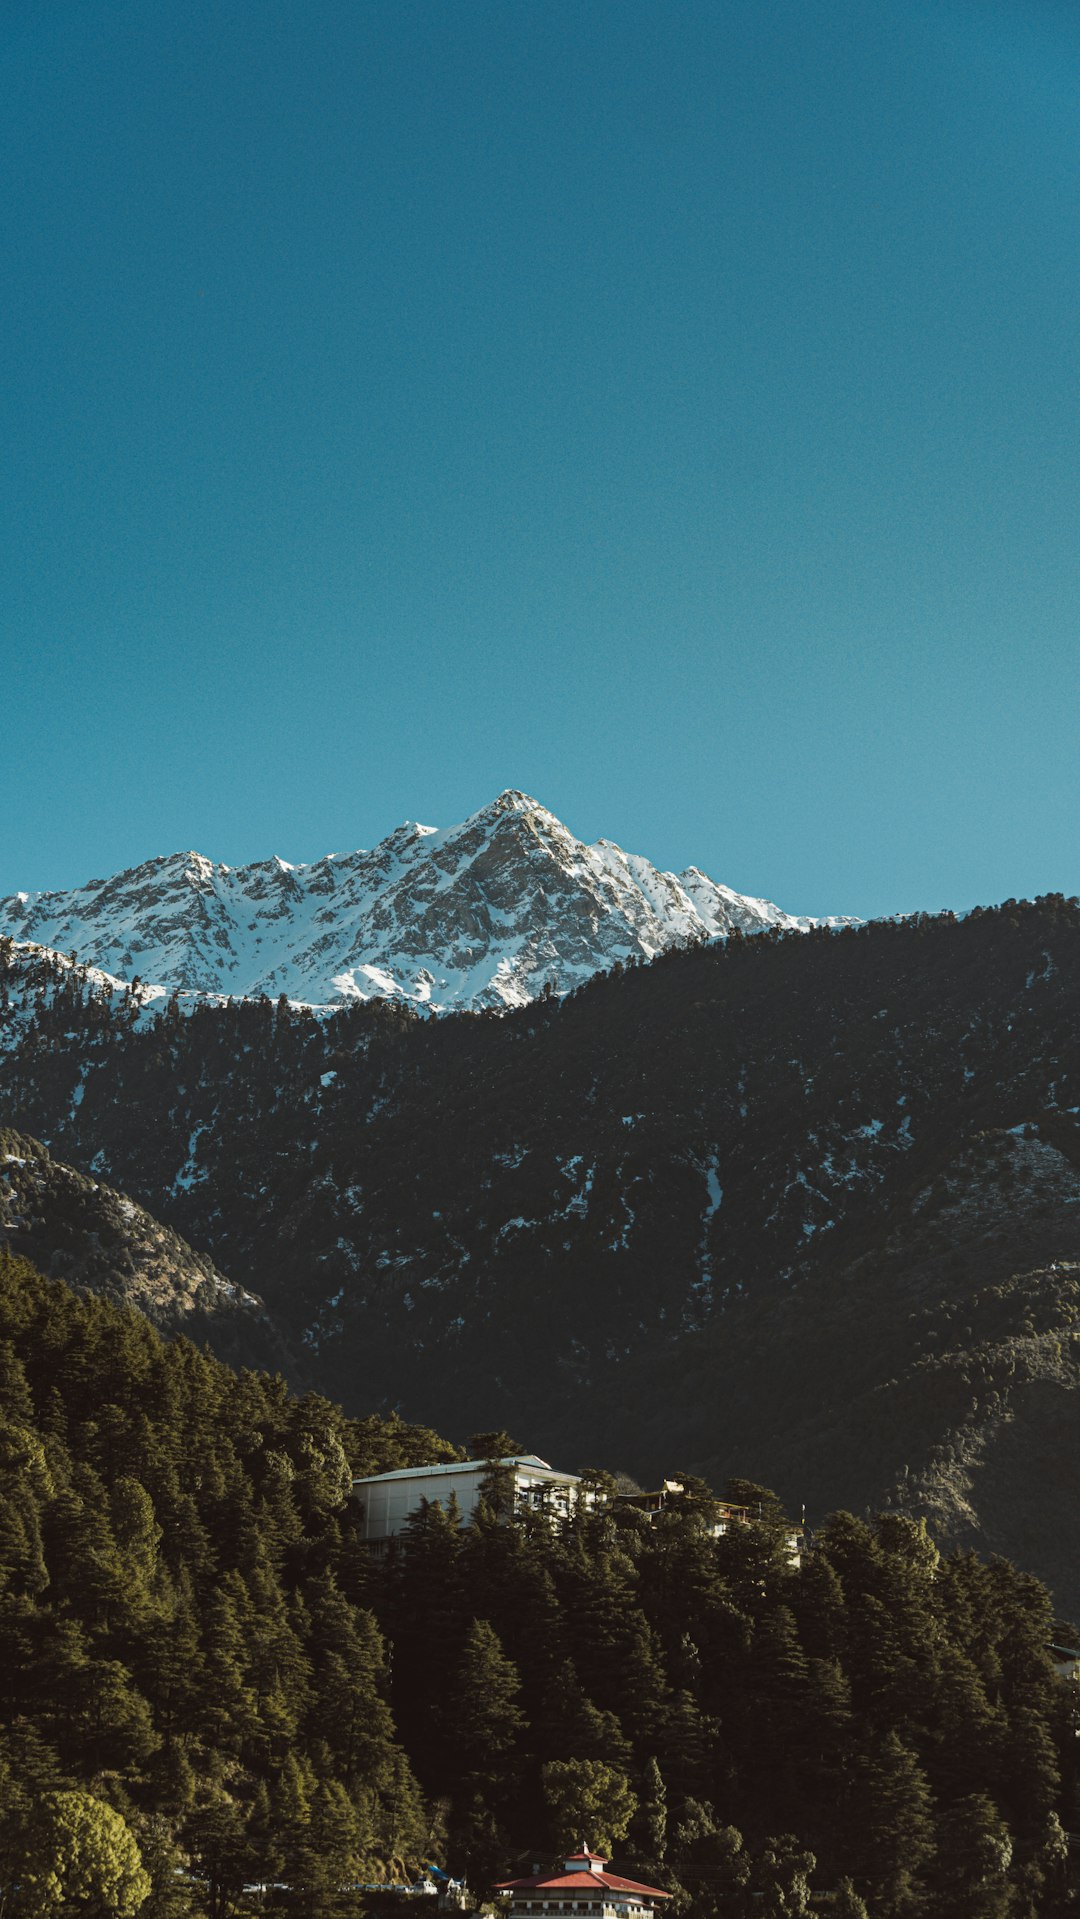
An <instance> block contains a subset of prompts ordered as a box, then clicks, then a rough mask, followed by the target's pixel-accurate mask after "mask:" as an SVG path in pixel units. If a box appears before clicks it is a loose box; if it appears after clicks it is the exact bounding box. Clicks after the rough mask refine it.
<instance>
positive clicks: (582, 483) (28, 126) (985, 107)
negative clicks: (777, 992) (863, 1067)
mask: <svg viewBox="0 0 1080 1919" xmlns="http://www.w3.org/2000/svg"><path fill="white" fill-rule="evenodd" d="M2 32H3V46H4V58H3V61H2V62H0V76H2V77H0V97H2V107H3V111H2V114H0V142H2V145H3V156H4V161H5V170H6V173H7V176H8V182H9V188H8V191H6V192H5V194H4V196H3V205H4V211H3V216H2V219H3V227H4V233H3V257H4V260H5V281H6V286H5V295H4V301H3V310H2V314H0V353H2V377H0V439H2V444H3V446H4V448H5V454H4V458H3V461H2V463H0V510H2V513H3V522H4V525H5V527H6V528H7V534H6V537H5V539H4V541H3V544H2V548H0V669H2V677H0V711H2V713H3V718H4V724H3V729H2V739H3V747H4V750H3V753H2V755H0V803H2V807H3V818H4V824H5V829H6V830H5V832H4V834H3V839H2V843H0V893H6V892H8V891H12V890H14V889H16V888H18V887H29V888H37V887H44V886H63V885H69V884H74V883H78V882H80V881H83V880H85V879H87V878H89V877H91V876H93V875H97V874H102V873H105V872H108V871H112V870H114V869H115V868H117V867H119V866H121V865H125V864H131V863H134V862H135V861H137V860H139V859H142V858H146V857H148V856H150V855H152V854H154V853H159V852H168V851H173V850H175V849H177V848H179V847H186V846H195V847H197V848H198V849H199V850H200V851H202V852H205V853H208V854H210V855H212V856H214V857H216V858H220V859H225V860H227V861H229V862H230V863H240V862H242V861H244V860H247V859H253V858H258V857H262V856H264V855H266V854H268V853H270V852H279V853H281V854H283V855H284V856H285V857H287V858H291V859H308V858H314V857H317V856H318V855H320V854H321V853H323V852H325V851H328V850H330V849H341V848H344V847H349V846H355V845H366V844H371V843H372V842H373V841H374V840H376V839H377V838H378V837H380V836H381V835H382V834H383V833H384V832H387V831H389V830H390V829H391V828H392V827H393V826H394V825H396V824H397V823H398V822H399V821H400V820H401V819H404V818H420V819H422V820H427V821H430V822H432V823H434V824H439V825H445V824H449V823H451V822H453V821H454V820H457V819H460V818H462V817H464V816H465V814H467V813H468V812H470V811H472V810H474V809H475V808H476V807H477V806H479V805H481V804H483V803H484V802H485V801H486V800H488V799H489V798H491V797H492V796H493V795H494V794H495V793H496V792H498V791H499V790H500V789H501V788H502V787H504V786H510V785H513V786H520V787H523V788H525V789H526V790H527V791H530V792H533V793H535V794H536V796H537V797H538V798H540V799H542V800H543V801H544V802H545V803H546V804H547V805H549V806H550V807H551V808H552V809H553V810H554V811H555V812H556V813H558V814H559V815H560V817H561V818H563V819H564V820H565V821H566V823H567V824H568V825H569V826H570V827H571V828H572V829H573V830H574V831H575V832H578V833H579V834H581V835H582V836H583V837H586V838H594V837H598V836H600V835H601V834H604V835H607V836H608V837H611V838H614V839H617V840H619V841H620V842H621V843H622V844H623V845H624V846H627V847H628V848H630V849H632V850H635V851H640V852H645V853H648V854H649V855H650V857H652V858H653V859H655V860H657V861H658V862H659V863H661V864H663V865H665V866H670V867H675V868H678V867H681V866H684V865H687V864H689V863H694V864H697V865H699V866H702V867H704V868H705V869H706V870H707V871H709V872H710V873H711V874H712V875H713V876H714V877H715V878H718V879H722V880H725V881H727V882H728V883H729V884H731V885H734V886H737V887H739V888H740V889H741V890H744V891H751V892H756V893H765V894H768V895H769V896H771V897H773V898H775V899H777V900H779V901H780V902H781V903H782V904H783V905H785V906H787V907H789V908H791V909H792V910H796V911H802V912H812V911H835V912H858V913H868V914H869V913H882V912H890V911H902V910H907V909H911V908H915V907H926V908H928V909H935V908H938V907H941V906H944V905H950V906H955V907H961V906H965V905H969V904H971V903H973V902H975V901H977V900H982V901H989V900H994V899H1001V898H1004V897H1007V896H1009V895H1023V894H1030V893H1035V892H1039V891H1046V890H1063V891H1065V892H1069V893H1071V892H1075V891H1080V836H1078V831H1077V828H1078V825H1080V820H1078V813H1080V805H1078V781H1077V744H1076V742H1077V717H1078V710H1077V709H1078V701H1077V694H1078V681H1080V646H1078V614H1080V539H1078V534H1080V512H1078V507H1080V435H1078V431H1077V428H1078V419H1077V413H1078V398H1080V324H1078V314H1080V298H1078V295H1080V192H1078V189H1080V88H1078V84H1077V82H1078V79H1080V15H1078V13H1077V10H1076V8H1075V6H1073V5H1068V6H1067V5H1063V4H1060V5H1059V4H1056V3H1055V4H1051V0H1023V4H1016V5H1014V4H1011V3H1006V0H977V3H976V0H970V3H969V4H967V3H961V0H934V4H927V5H924V4H921V0H897V4H893V3H892V0H814V4H812V5H808V4H806V0H707V3H706V4H698V3H697V0H648V4H643V3H642V0H528V3H527V4H525V3H522V4H517V3H516V0H514V3H508V0H500V4H487V3H486V0H475V3H474V0H418V3H417V4H412V3H411V0H379V4H364V0H306V3H305V4H300V3H299V0H224V4H223V0H213V3H212V4H205V3H204V0H185V3H184V5H183V6H170V5H158V6H147V5H145V0H137V3H135V4H130V5H129V4H112V3H110V0H95V5H94V6H93V7H87V6H86V5H85V4H84V0H78V4H70V3H69V0H48V3H47V4H45V5H39V4H35V0H22V4H21V5H20V6H19V7H18V8H15V7H9V8H7V9H5V10H4V12H3V27H2ZM12 187H13V190H12Z"/></svg>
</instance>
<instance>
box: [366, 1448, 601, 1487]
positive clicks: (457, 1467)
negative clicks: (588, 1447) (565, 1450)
mask: <svg viewBox="0 0 1080 1919" xmlns="http://www.w3.org/2000/svg"><path fill="white" fill-rule="evenodd" d="M493 1463H494V1464H496V1465H499V1466H520V1467H521V1468H522V1469H523V1471H526V1472H528V1471H532V1472H543V1473H549V1474H550V1476H551V1478H552V1479H562V1480H565V1481H566V1482H567V1484H568V1485H576V1484H577V1479H578V1475H577V1474H576V1473H560V1472H556V1470H555V1468H554V1467H553V1466H549V1465H548V1462H547V1460H546V1459H538V1458H537V1456H536V1454H535V1453H516V1454H515V1455H514V1457H513V1458H512V1459H500V1460H497V1461H494V1462H493V1461H492V1460H490V1459H447V1460H444V1461H443V1462H442V1463H441V1465H438V1466H399V1467H398V1468H397V1470H396V1471H395V1472H392V1473H365V1474H363V1475H362V1476H361V1477H360V1478H359V1479H354V1480H353V1485H354V1486H372V1485H376V1484H381V1482H382V1481H383V1480H384V1479H425V1478H428V1477H430V1478H432V1479H434V1478H444V1477H445V1476H446V1474H448V1473H475V1472H487V1471H489V1469H490V1467H491V1466H492V1464H493Z"/></svg>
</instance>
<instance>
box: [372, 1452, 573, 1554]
mask: <svg viewBox="0 0 1080 1919" xmlns="http://www.w3.org/2000/svg"><path fill="white" fill-rule="evenodd" d="M495 1464H497V1466H498V1468H499V1471H500V1472H501V1473H504V1474H505V1476H506V1484H507V1487H508V1488H512V1490H513V1497H514V1508H515V1511H517V1512H519V1513H520V1512H543V1513H547V1514H549V1515H550V1516H551V1517H552V1518H554V1519H568V1518H569V1517H570V1514H571V1513H572V1512H573V1511H574V1508H575V1507H576V1505H577V1502H578V1499H579V1498H580V1497H581V1494H580V1490H579V1489H580V1486H581V1481H580V1479H579V1477H578V1475H577V1474H576V1473H560V1472H556V1471H555V1468H554V1467H553V1466H549V1465H548V1463H547V1461H546V1459H538V1458H537V1456H536V1454H535V1453H519V1454H517V1455H516V1456H515V1457H514V1458H512V1459H500V1460H498V1461H497V1462H495ZM492 1469H493V1462H492V1461H491V1460H490V1459H460V1460H451V1461H449V1462H446V1461H444V1462H443V1463H442V1464H440V1465H438V1466H403V1467H401V1468H400V1469H399V1470H398V1471H397V1472H393V1473H369V1474H368V1475H367V1476H366V1477H365V1478H362V1479H354V1480H353V1483H352V1495H353V1498H354V1499H355V1500H356V1502H357V1503H358V1505H359V1506H360V1508H361V1514H362V1517H361V1521H360V1537H361V1539H365V1540H367V1541H368V1543H369V1544H371V1545H379V1544H381V1543H382V1542H383V1541H385V1540H387V1539H395V1538H396V1537H397V1535H398V1534H399V1533H400V1532H402V1531H403V1530H404V1527H405V1522H406V1520H407V1519H408V1518H409V1517H410V1515H411V1514H412V1513H415V1512H416V1511H417V1510H418V1508H419V1506H420V1503H421V1501H422V1500H426V1501H427V1502H428V1504H429V1505H430V1504H434V1502H435V1501H436V1500H438V1501H439V1504H440V1505H441V1506H442V1507H443V1508H446V1507H448V1506H449V1504H450V1499H451V1496H454V1497H456V1499H457V1503H458V1510H459V1512H460V1514H461V1518H462V1523H463V1524H464V1525H466V1526H467V1525H468V1524H469V1522H470V1520H471V1519H472V1517H473V1514H474V1513H475V1511H476V1508H477V1505H478V1504H479V1501H480V1494H481V1490H482V1488H483V1485H484V1481H485V1480H486V1479H489V1478H490V1476H491V1473H492Z"/></svg>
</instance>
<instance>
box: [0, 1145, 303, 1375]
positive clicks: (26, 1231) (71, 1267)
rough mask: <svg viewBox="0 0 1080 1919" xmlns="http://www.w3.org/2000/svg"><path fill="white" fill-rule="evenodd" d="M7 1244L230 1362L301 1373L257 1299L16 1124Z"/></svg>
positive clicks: (51, 1273)
mask: <svg viewBox="0 0 1080 1919" xmlns="http://www.w3.org/2000/svg"><path fill="white" fill-rule="evenodd" d="M5 1244H6V1245H8V1246H10V1247H11V1248H12V1250H13V1251H14V1252H17V1253H21V1254H23V1255H24V1257H25V1258H27V1259H29V1260H31V1261H32V1263H33V1264H34V1265H35V1266H36V1267H37V1269H38V1271H39V1272H41V1273H44V1274H45V1275H46V1277H47V1278H49V1279H63V1280H65V1281H66V1282H67V1284H68V1285H69V1286H73V1287H74V1288H75V1289H76V1291H77V1292H82V1293H102V1294H104V1295H105V1296H106V1297H107V1298H109V1299H113V1300H115V1301H116V1302H117V1303H118V1304H119V1305H124V1306H136V1307H138V1309H139V1311H140V1312H143V1313H145V1314H146V1317H147V1318H148V1319H150V1320H152V1321H153V1322H154V1324H155V1326H158V1327H159V1328H160V1329H161V1331H162V1332H165V1333H185V1334H186V1335H187V1336H188V1338H190V1339H194V1340H197V1341H202V1340H206V1342H207V1343H208V1344H209V1345H211V1346H212V1347H213V1348H214V1349H215V1351H217V1352H218V1353H219V1355H220V1357H222V1358H225V1359H233V1358H239V1359H242V1360H243V1361H244V1362H245V1363H252V1362H253V1361H254V1362H255V1363H262V1364H263V1365H274V1366H282V1365H284V1366H285V1367H286V1369H288V1370H295V1367H292V1366H290V1363H289V1361H290V1356H289V1353H288V1351H287V1348H286V1346H285V1344H284V1342H283V1341H282V1339H281V1335H280V1334H279V1332H278V1331H277V1329H276V1328H275V1327H274V1325H273V1322H272V1321H271V1318H270V1315H269V1314H268V1312H267V1310H266V1307H265V1306H264V1304H263V1302H262V1300H261V1299H258V1298H257V1297H256V1295H255V1294H254V1293H250V1292H248V1291H247V1290H246V1289H245V1288H244V1287H243V1286H235V1285H233V1284H232V1282H231V1281H230V1280H227V1279H226V1278H225V1277H224V1276H223V1275H222V1274H221V1273H219V1271H218V1269H217V1267H216V1266H215V1265H214V1262H213V1260H211V1259H208V1258H207V1257H206V1255H205V1254H204V1253H197V1252H195V1251H194V1249H193V1248H192V1247H191V1246H189V1245H188V1243H187V1241H186V1240H184V1239H181V1237H180V1235H179V1234H178V1233H176V1232H174V1231H173V1229H172V1228H171V1227H170V1226H163V1225H162V1224H161V1221H160V1220H157V1219H154V1218H153V1216H152V1215H151V1214H150V1213H148V1212H146V1210H145V1209H144V1208H143V1207H142V1206H137V1205H136V1203H135V1201H134V1200H132V1199H129V1198H128V1197H127V1195H126V1194H125V1193H121V1192H117V1191H116V1190H115V1189H114V1188H113V1187H111V1186H106V1185H105V1184H103V1183H102V1182H101V1181H99V1180H95V1179H88V1178H86V1177H85V1176H84V1175H83V1174H82V1173H78V1172H76V1171H75V1169H74V1167H72V1166H65V1165H64V1164H63V1163H62V1162H61V1161H59V1160H55V1159H53V1158H52V1156H51V1154H50V1153H49V1151H48V1149H47V1148H46V1147H45V1146H43V1145H42V1144H41V1142H40V1141H39V1140H36V1139H31V1138H30V1137H29V1136H28V1135H27V1134H25V1133H18V1132H15V1131H13V1130H11V1129H10V1128H0V1245H5Z"/></svg>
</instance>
